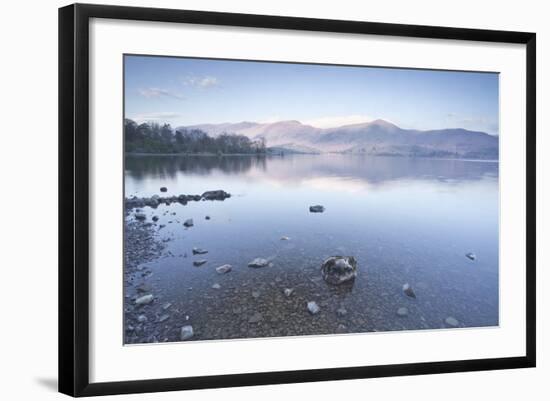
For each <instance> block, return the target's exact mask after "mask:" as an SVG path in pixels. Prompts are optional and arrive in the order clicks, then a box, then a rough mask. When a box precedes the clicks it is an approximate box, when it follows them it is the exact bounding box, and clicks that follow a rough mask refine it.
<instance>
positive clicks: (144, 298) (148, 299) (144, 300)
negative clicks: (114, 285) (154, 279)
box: [136, 294, 153, 305]
mask: <svg viewBox="0 0 550 401" xmlns="http://www.w3.org/2000/svg"><path fill="white" fill-rule="evenodd" d="M151 302H153V294H147V295H144V296H142V297H139V298H138V299H136V305H147V304H150V303H151Z"/></svg>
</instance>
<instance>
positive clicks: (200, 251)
mask: <svg viewBox="0 0 550 401" xmlns="http://www.w3.org/2000/svg"><path fill="white" fill-rule="evenodd" d="M205 253H208V251H207V250H206V249H202V248H195V247H193V255H204V254H205Z"/></svg>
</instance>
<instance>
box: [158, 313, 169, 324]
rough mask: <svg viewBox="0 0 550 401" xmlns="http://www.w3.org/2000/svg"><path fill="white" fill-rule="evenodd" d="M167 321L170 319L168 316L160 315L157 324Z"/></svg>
mask: <svg viewBox="0 0 550 401" xmlns="http://www.w3.org/2000/svg"><path fill="white" fill-rule="evenodd" d="M168 319H170V315H162V316H161V317H159V323H162V322H164V321H166V320H168Z"/></svg>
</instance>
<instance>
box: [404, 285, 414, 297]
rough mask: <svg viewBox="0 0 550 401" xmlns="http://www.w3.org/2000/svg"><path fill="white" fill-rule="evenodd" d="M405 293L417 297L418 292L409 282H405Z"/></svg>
mask: <svg viewBox="0 0 550 401" xmlns="http://www.w3.org/2000/svg"><path fill="white" fill-rule="evenodd" d="M403 293H404V294H405V295H406V296H408V297H411V298H416V294H415V293H414V291H413V289H412V287H411V285H410V284H409V283H406V284H403Z"/></svg>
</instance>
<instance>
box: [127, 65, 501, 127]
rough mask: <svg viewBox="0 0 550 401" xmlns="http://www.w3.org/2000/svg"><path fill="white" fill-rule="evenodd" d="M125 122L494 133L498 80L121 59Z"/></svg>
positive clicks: (330, 68) (370, 69)
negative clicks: (376, 124) (285, 123)
mask: <svg viewBox="0 0 550 401" xmlns="http://www.w3.org/2000/svg"><path fill="white" fill-rule="evenodd" d="M125 117H127V118H132V119H135V120H137V121H139V122H142V121H153V120H154V121H159V122H168V123H170V124H172V126H179V125H193V124H203V123H223V122H233V123H235V122H240V121H255V122H271V121H278V120H298V121H301V122H303V123H309V124H312V125H315V126H321V127H330V126H339V125H344V124H347V123H356V122H362V121H369V120H372V119H377V118H382V119H385V120H388V121H391V122H393V123H395V124H397V125H399V126H400V127H403V128H415V129H439V128H457V127H459V128H466V129H471V130H478V131H484V132H487V133H490V134H498V74H495V73H474V72H451V71H431V70H410V69H390V68H378V67H344V66H325V65H310V64H284V63H269V62H250V61H225V60H207V59H189V58H175V57H151V56H126V57H125Z"/></svg>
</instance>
